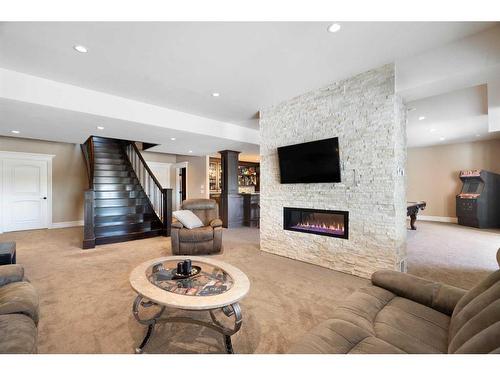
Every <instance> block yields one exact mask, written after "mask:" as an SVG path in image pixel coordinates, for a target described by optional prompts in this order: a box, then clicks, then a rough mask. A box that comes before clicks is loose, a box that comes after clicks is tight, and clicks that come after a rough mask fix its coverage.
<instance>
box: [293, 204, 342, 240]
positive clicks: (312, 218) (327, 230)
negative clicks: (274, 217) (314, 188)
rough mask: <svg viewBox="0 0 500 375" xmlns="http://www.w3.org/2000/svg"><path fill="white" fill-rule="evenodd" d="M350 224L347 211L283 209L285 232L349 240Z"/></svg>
mask: <svg viewBox="0 0 500 375" xmlns="http://www.w3.org/2000/svg"><path fill="white" fill-rule="evenodd" d="M348 223H349V213H348V212H347V211H332V210H316V209H312V208H292V207H284V208H283V227H284V228H283V229H285V230H291V231H295V232H303V233H312V234H318V235H320V236H330V237H339V238H345V239H347V238H348V234H349V228H348V227H349V225H348Z"/></svg>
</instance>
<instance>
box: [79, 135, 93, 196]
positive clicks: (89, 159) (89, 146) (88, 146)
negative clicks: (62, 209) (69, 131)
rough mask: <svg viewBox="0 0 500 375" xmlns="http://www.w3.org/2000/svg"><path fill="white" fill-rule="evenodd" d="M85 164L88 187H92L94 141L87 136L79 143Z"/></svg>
mask: <svg viewBox="0 0 500 375" xmlns="http://www.w3.org/2000/svg"><path fill="white" fill-rule="evenodd" d="M80 147H81V149H82V152H83V158H84V160H85V166H86V167H87V177H88V180H89V189H90V190H92V189H94V141H93V139H92V137H89V138H88V139H87V140H86V141H85V143H84V144H83V145H80Z"/></svg>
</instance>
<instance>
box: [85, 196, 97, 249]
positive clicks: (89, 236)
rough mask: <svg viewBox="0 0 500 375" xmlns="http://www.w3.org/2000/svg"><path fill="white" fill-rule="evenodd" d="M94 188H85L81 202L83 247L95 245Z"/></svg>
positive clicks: (90, 247)
mask: <svg viewBox="0 0 500 375" xmlns="http://www.w3.org/2000/svg"><path fill="white" fill-rule="evenodd" d="M94 199H95V193H94V190H85V193H84V203H83V248H84V249H92V248H94V247H95V233H94Z"/></svg>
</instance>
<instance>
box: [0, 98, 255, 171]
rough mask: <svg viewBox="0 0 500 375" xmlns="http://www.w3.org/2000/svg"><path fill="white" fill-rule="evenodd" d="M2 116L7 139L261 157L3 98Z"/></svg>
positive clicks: (198, 137) (250, 149) (179, 134)
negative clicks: (105, 141)
mask: <svg viewBox="0 0 500 375" xmlns="http://www.w3.org/2000/svg"><path fill="white" fill-rule="evenodd" d="M0 113H1V115H2V124H4V123H5V124H8V127H6V126H3V125H0V135H5V136H14V134H12V133H11V130H17V131H20V132H21V133H20V134H19V135H16V136H21V137H27V138H33V139H44V140H51V141H56V142H57V141H59V142H69V143H80V144H81V143H83V142H85V140H86V139H87V138H88V137H89V135H99V136H103V137H110V138H119V139H127V140H134V141H137V140H140V141H142V142H149V143H154V144H159V145H158V146H156V147H154V148H152V149H150V150H149V151H156V152H164V153H168V154H179V155H198V156H202V155H209V154H212V153H213V152H214V147H218V148H216V149H215V151H222V150H239V151H241V152H242V160H250V161H253V160H255V155H258V154H259V146H258V145H256V144H251V143H245V142H238V141H233V140H230V139H223V138H218V137H215V136H214V137H211V136H207V135H204V134H196V133H191V132H185V131H179V130H174V129H169V128H162V127H158V126H153V125H145V124H140V123H136V122H131V121H124V120H118V119H114V118H110V117H104V116H95V115H91V114H88V113H81V112H80V113H78V112H74V111H68V110H63V109H60V108H54V107H49V106H43V105H37V104H30V103H24V102H19V101H12V100H5V99H0ZM96 125H99V126H102V127H104V130H98V129H97V127H96ZM171 138H175V141H172V140H171ZM190 151H192V152H191V153H190Z"/></svg>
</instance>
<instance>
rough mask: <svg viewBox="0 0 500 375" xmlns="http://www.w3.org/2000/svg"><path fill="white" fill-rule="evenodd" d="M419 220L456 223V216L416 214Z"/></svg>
mask: <svg viewBox="0 0 500 375" xmlns="http://www.w3.org/2000/svg"><path fill="white" fill-rule="evenodd" d="M419 220H422V221H439V222H441V223H454V224H456V223H458V219H457V218H456V217H447V216H425V215H417V222H418V221H419Z"/></svg>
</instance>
